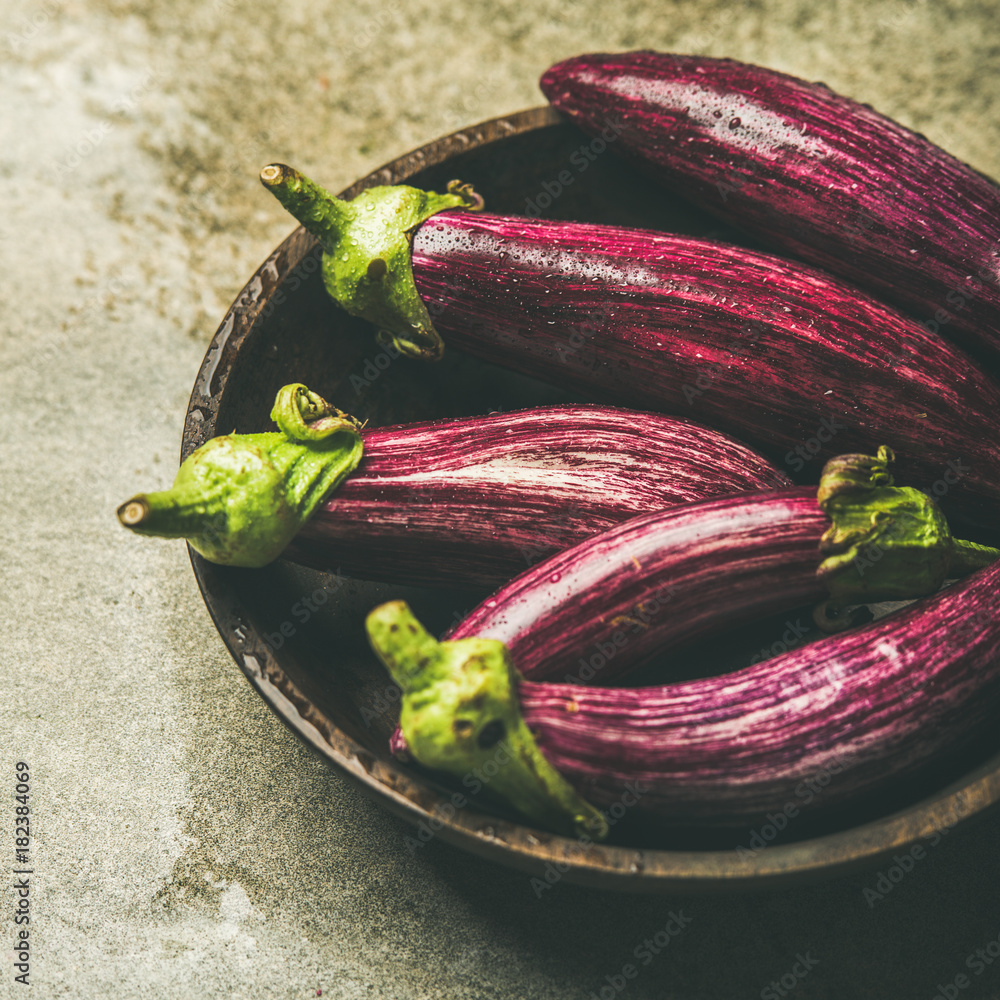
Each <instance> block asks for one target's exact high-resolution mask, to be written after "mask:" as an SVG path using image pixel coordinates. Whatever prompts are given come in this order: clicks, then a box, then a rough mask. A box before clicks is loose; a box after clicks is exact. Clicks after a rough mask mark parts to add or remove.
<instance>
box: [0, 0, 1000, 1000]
mask: <svg viewBox="0 0 1000 1000" xmlns="http://www.w3.org/2000/svg"><path fill="white" fill-rule="evenodd" d="M998 23H1000V9H998V6H997V5H996V4H990V3H985V2H982V0H978V2H977V0H948V2H943V0H877V2H874V3H872V2H861V0H839V2H834V3H827V4H815V3H810V2H807V0H750V2H747V3H744V4H725V3H718V2H705V0H681V2H673V3H655V2H646V3H638V2H635V0H623V2H620V3H618V4H608V3H599V2H597V0H576V2H574V0H539V2H535V3H532V4H528V3H518V2H513V0H491V2H489V3H483V2H478V0H470V2H466V3H462V2H457V3H450V4H442V3H436V4H434V3H429V2H426V0H414V2H410V3H404V2H403V0H388V2H382V0H358V2H355V3H351V4H347V3H341V2H336V0H299V2H297V3H289V2H285V3H279V2H276V0H257V2H254V3H250V2H249V0H214V2H213V0H107V2H103V3H100V2H97V0H89V2H88V0H41V2H38V0H35V2H32V3H28V4H25V5H20V4H18V5H15V4H13V3H7V4H4V6H3V12H2V13H0V52H2V55H0V95H2V112H0V136H2V141H0V191H2V200H0V205H2V209H0V301H2V302H3V311H2V317H0V348H2V354H0V359H2V365H0V406H2V420H0V503H2V506H0V510H2V515H0V542H2V579H3V584H2V590H0V594H2V598H0V608H2V620H0V685H2V688H0V690H2V697H0V734H2V736H0V774H2V775H3V778H2V780H0V787H2V788H4V789H7V788H8V787H10V786H11V785H12V780H13V779H12V775H13V764H14V762H15V760H21V759H23V760H26V761H28V762H29V763H30V765H31V768H32V782H33V789H34V793H33V802H32V807H33V810H34V812H33V821H34V828H33V832H34V838H35V839H34V843H33V860H34V863H35V866H36V870H37V875H36V876H34V884H33V895H32V915H33V921H32V924H31V928H32V942H33V944H32V947H33V949H35V950H36V951H35V958H34V960H33V962H32V972H31V977H32V981H33V984H34V990H33V993H32V995H34V996H36V997H37V996H42V997H46V998H48V997H74V998H91V997H112V996H113V997H115V998H119V1000H132V998H138V997H144V996H153V995H155V996H157V997H161V998H164V1000H167V998H182V997H183V998H188V997H212V998H215V997H234V998H235V997H240V998H264V997H267V998H280V1000H286V998H288V1000H291V998H301V1000H305V998H307V997H312V996H316V995H317V991H318V990H319V989H322V994H323V996H324V997H335V998H341V997H342V998H359V997H364V998H369V997H371V998H374V997H386V998H395V1000H409V998H418V997H470V998H472V997H475V998H487V997H489V998H493V997H497V998H500V997H523V998H548V997H551V998H562V997H581V998H586V997H590V996H591V995H592V994H593V993H598V992H599V991H600V990H601V988H602V987H607V986H608V979H607V977H609V976H610V977H612V978H613V977H614V976H616V975H617V974H618V973H619V972H620V970H621V968H622V966H623V965H625V964H626V963H628V962H630V961H634V959H633V951H634V949H635V948H636V946H638V945H640V944H641V942H642V941H643V940H644V939H645V938H647V937H650V936H652V935H653V934H655V932H656V931H657V930H659V929H661V928H662V927H664V926H665V924H666V922H667V920H668V918H669V914H670V912H671V911H674V912H677V911H683V913H684V914H685V915H686V916H690V917H691V919H692V923H691V924H690V926H689V927H688V928H687V929H686V930H685V931H684V932H683V934H681V935H680V936H679V937H677V938H676V939H675V940H673V941H672V942H671V944H670V946H669V947H668V948H667V949H666V950H664V951H663V952H661V953H660V954H659V955H658V956H656V957H655V958H654V959H653V961H652V962H651V963H650V964H649V965H648V966H644V967H642V968H641V971H640V975H639V976H638V978H636V979H634V980H631V981H629V983H628V986H627V988H626V990H625V991H624V992H623V994H622V995H623V996H625V997H627V998H635V1000H667V998H671V1000H673V998H684V1000H694V998H720V1000H721V998H725V1000H731V998H736V997H751V998H753V997H758V996H767V995H768V994H767V992H762V991H766V990H767V989H768V983H769V982H771V981H772V980H777V979H780V977H781V976H782V975H783V974H785V973H787V972H789V970H790V969H791V968H792V966H793V964H794V963H795V962H796V955H797V954H800V953H801V954H803V955H804V954H806V953H810V954H811V956H812V957H813V958H815V959H817V960H818V964H817V965H816V967H815V969H813V970H812V971H810V972H809V974H808V975H807V976H806V977H805V978H804V979H802V981H801V982H800V983H799V985H798V986H797V987H796V988H795V989H794V991H793V992H792V994H791V995H792V996H794V997H795V998H800V1000H808V998H826V997H830V998H850V997H864V998H867V997H872V998H880V1000H886V998H897V997H898V998H913V1000H919V998H922V997H927V998H928V1000H930V998H931V997H933V996H934V994H935V993H936V992H937V990H938V989H939V987H940V986H941V985H945V984H947V983H949V982H952V981H954V978H955V976H956V975H957V974H958V973H961V972H963V971H968V970H966V968H965V959H966V957H967V956H968V955H970V954H972V953H973V952H974V951H975V950H976V949H977V948H982V947H984V946H986V945H987V944H988V943H989V942H990V941H995V940H997V938H998V935H1000V904H998V892H997V890H998V887H1000V884H998V876H1000V850H998V839H997V834H998V832H1000V827H998V824H997V820H996V819H995V818H993V819H989V820H986V821H985V822H981V823H979V824H978V825H975V826H973V827H971V828H962V829H958V830H955V831H953V832H952V833H950V834H949V835H948V836H947V837H946V838H945V839H944V840H943V841H942V843H941V844H940V845H939V846H938V847H936V848H935V849H934V850H932V851H929V852H928V857H927V858H926V859H925V860H923V861H922V862H920V865H919V867H918V868H916V869H915V870H914V871H913V872H911V873H910V874H908V875H907V876H906V878H905V879H904V880H903V881H902V882H901V883H900V884H899V885H898V886H896V887H895V888H894V890H893V891H892V893H891V894H890V895H888V896H887V897H886V898H885V899H883V900H881V901H880V902H878V903H876V904H875V906H874V907H870V906H869V905H868V904H867V903H866V902H865V900H864V899H863V896H862V891H863V889H864V888H865V887H866V886H871V885H873V884H874V883H875V880H876V878H877V875H878V872H877V871H875V870H873V871H870V872H866V873H860V874H857V875H853V876H850V877H845V878H841V879H839V880H836V881H832V882H828V883H825V884H821V885H815V886H810V887H805V888H796V889H792V890H785V891H781V892H771V893H767V894H764V895H757V896H739V897H734V898H728V897H712V898H696V899H677V898H644V897H628V896H617V895H608V894H605V893H601V892H597V891H590V890H584V889H579V888H576V887H574V886H571V885H567V884H563V883H560V884H558V885H557V886H555V887H554V888H553V890H552V891H551V892H549V893H547V894H546V895H545V896H544V897H543V898H542V899H540V900H539V899H536V898H535V894H534V892H533V891H532V890H531V888H530V887H529V884H528V880H527V878H526V877H525V876H524V875H521V874H518V873H514V872H510V871H507V870H505V869H502V868H499V867H495V866H493V865H490V864H487V863H485V862H482V861H479V860H476V859H474V858H472V857H469V856H466V855H465V854H463V853H461V852H459V851H457V850H455V849H453V848H450V847H448V846H446V845H443V844H440V843H438V842H436V841H435V842H432V843H431V844H429V845H428V846H427V847H426V848H424V849H423V850H422V851H420V852H417V853H416V854H411V853H410V852H409V851H408V850H407V849H406V847H405V846H404V841H403V838H404V836H405V835H406V833H407V832H408V829H409V828H408V827H407V826H406V825H405V824H403V823H402V822H401V821H398V820H396V819H393V818H391V817H389V816H388V815H386V814H385V813H384V812H382V811H381V810H380V809H379V808H378V807H377V806H376V805H374V804H372V803H371V802H369V801H367V800H366V799H364V798H362V797H361V796H360V795H359V794H357V793H356V792H355V791H354V790H353V789H352V788H350V787H347V785H346V784H345V782H344V781H343V780H342V779H341V778H340V777H339V776H338V775H337V774H336V773H334V772H333V770H332V769H331V768H330V767H328V766H327V765H326V764H324V763H323V762H321V761H320V760H318V759H317V758H316V757H314V756H313V755H312V754H311V753H309V752H307V751H306V750H305V749H304V748H303V747H302V746H300V745H299V744H298V743H297V742H296V741H295V740H294V739H293V737H292V736H291V735H290V734H289V733H288V732H287V731H286V730H285V729H284V728H283V727H282V726H281V725H280V724H279V723H278V721H277V720H276V719H275V718H274V717H273V716H272V715H271V714H270V712H269V711H268V710H267V709H266V708H265V707H264V705H263V703H262V702H261V701H260V700H259V699H258V698H257V696H256V695H255V694H254V693H253V692H252V690H251V688H250V686H249V685H248V684H247V683H246V681H245V680H244V679H243V677H242V676H241V674H240V672H239V671H238V670H237V669H236V667H235V666H234V664H233V663H232V662H231V660H230V658H229V655H228V654H227V652H226V650H225V648H224V647H223V644H222V642H221V640H220V639H219V638H218V636H217V634H216V632H215V630H214V628H213V626H212V623H211V621H210V620H209V617H208V614H207V612H206V610H205V608H204V605H203V603H202V601H201V598H200V596H199V593H198V591H197V588H196V586H195V582H194V579H193V577H192V574H191V570H190V566H189V564H188V559H187V554H186V552H185V549H184V546H183V545H180V544H171V543H167V542H163V543H145V544H143V543H139V542H137V540H136V539H134V538H131V537H128V536H127V535H126V533H125V532H124V531H122V530H121V528H120V527H119V526H118V524H117V522H116V521H115V518H114V509H115V507H116V505H117V504H118V503H120V502H121V501H122V500H123V499H124V498H126V497H128V496H130V495H131V494H133V493H134V492H136V491H138V490H140V489H147V488H156V487H158V486H160V485H166V484H167V483H168V482H169V480H170V479H171V478H172V475H173V469H174V467H175V466H176V461H177V453H178V447H179V441H180V434H181V423H182V417H183V414H184V411H185V405H186V401H187V397H188V394H189V392H190V389H191V386H192V383H193V380H194V377H195V374H196V372H197V370H198V366H199V363H200V361H201V359H202V356H203V355H204V352H205V349H206V346H207V344H208V341H209V339H210V337H211V335H212V333H213V332H214V329H215V327H216V325H217V323H218V322H219V320H220V319H221V317H222V316H223V315H224V313H225V310H226V309H227V307H228V305H229V303H230V302H231V301H232V299H233V298H234V296H235V295H236V293H237V292H238V291H239V289H240V288H241V287H242V285H243V284H244V282H245V281H246V279H247V278H248V276H249V275H250V274H251V272H252V271H253V269H254V268H255V267H256V266H257V264H258V263H259V262H260V261H262V260H263V259H264V257H265V256H266V255H267V254H268V252H269V251H270V250H271V249H272V248H273V247H274V246H275V245H276V244H277V243H278V242H279V241H280V240H281V239H282V238H283V237H284V236H285V235H286V234H287V233H288V232H289V231H290V229H291V228H292V225H291V223H290V220H289V218H288V217H287V216H286V215H285V214H284V213H283V211H282V210H281V209H280V207H279V206H278V205H277V203H276V202H275V201H274V200H273V199H272V198H270V197H269V196H268V195H267V194H266V192H264V191H263V189H262V188H261V187H260V185H259V183H258V181H257V172H258V170H259V168H260V167H261V165H263V164H264V163H267V162H270V161H272V160H282V161H285V162H288V163H293V164H296V165H298V166H299V167H300V168H301V169H302V170H303V171H304V172H306V173H307V174H310V175H312V176H314V177H316V179H317V180H320V181H322V182H323V183H324V184H325V185H326V186H327V187H328V188H330V189H331V190H338V189H339V188H340V187H343V186H345V185H346V184H347V183H349V182H350V181H352V180H353V179H355V178H356V177H359V176H361V175H362V174H365V173H367V172H368V171H369V170H370V169H372V168H374V167H375V166H377V165H379V164H380V163H382V162H383V161H386V160H389V159H391V158H393V157H395V156H397V155H398V154H400V153H401V152H403V151H405V150H407V149H410V148H412V147H414V146H416V145H419V144H421V143H424V142H426V141H428V140H430V139H433V138H435V137H437V136H439V135H441V134H443V133H445V132H448V131H451V130H453V129H454V128H456V127H458V126H460V125H464V124H468V123H471V122H474V121H477V120H480V119H484V118H488V117H491V116H494V115H498V114H502V113H505V112H508V111H513V110H517V109H520V108H523V107H528V106H531V105H534V104H537V103H540V102H541V97H540V94H539V92H538V90H537V87H536V80H537V78H538V76H539V75H540V73H541V72H542V71H543V70H544V69H545V68H546V67H547V66H548V65H550V64H551V63H552V62H555V61H557V60H559V59H561V58H564V57H566V56H569V55H572V54H574V53H577V52H581V51H587V50H595V49H613V50H617V49H626V48H635V47H653V48H662V49H673V50H677V51H693V52H702V53H707V54H713V55H728V56H733V57H735V58H738V59H743V60H747V61H750V62H756V63H762V64H765V65H768V66H772V67H774V68H777V69H781V70H785V71H788V72H791V73H794V74H796V75H799V76H803V77H806V78H808V79H819V80H823V81H825V82H826V83H827V84H829V85H830V86H831V87H833V88H834V89H836V90H838V91H841V92H844V93H846V94H848V95H850V96H852V97H854V98H857V99H859V100H861V101H865V102H869V103H871V104H873V105H875V106H876V107H877V108H879V109H880V110H881V111H883V112H885V113H887V114H889V115H891V116H893V117H895V118H897V119H899V120H900V121H902V122H903V123H905V124H906V125H909V126H911V127H914V128H916V129H918V130H921V131H923V132H925V133H926V134H927V135H928V136H930V137H931V138H932V139H934V140H935V141H937V142H939V143H941V144H942V145H944V146H946V147H947V148H949V149H950V150H951V151H953V152H954V153H956V154H957V155H959V156H960V157H962V158H963V159H966V160H967V161H969V162H970V163H972V164H973V165H974V166H976V167H977V168H979V169H980V170H983V171H985V172H987V173H989V174H992V175H993V176H998V177H1000V114H998V111H1000V97H998V90H997V79H998V72H1000V42H998V37H1000V36H998V32H997V25H998ZM2 794H3V796H4V797H5V798H4V801H3V806H2V808H3V815H4V816H5V819H4V820H3V822H2V823H0V831H2V836H3V840H2V842H0V858H2V859H3V860H2V864H0V867H2V868H3V869H4V870H5V871H6V870H7V869H8V867H9V860H10V859H9V856H10V854H11V852H12V840H11V837H12V830H11V825H10V823H9V821H8V818H9V816H10V808H9V807H10V806H11V805H12V798H13V792H12V791H9V792H8V791H4V792H3V793H2ZM3 883H4V885H8V879H7V876H6V875H5V876H4V878H3ZM12 900H13V896H12V894H11V891H10V889H9V887H8V888H4V889H2V890H0V956H3V963H2V967H0V984H2V985H0V996H8V995H10V996H21V995H28V994H26V993H24V992H23V988H22V987H20V986H19V985H18V984H15V983H13V975H14V972H13V961H14V959H13V954H12V952H11V951H10V950H9V949H10V943H11V942H12V941H13V938H14V930H15V928H14V925H13V919H12ZM775 995H777V994H775ZM953 995H954V994H953ZM961 995H962V996H963V997H964V996H967V997H969V998H973V997H975V998H977V1000H981V998H985V997H997V996H1000V963H998V965H997V966H996V967H992V968H991V969H989V970H987V971H986V972H984V973H983V974H982V975H981V976H972V977H971V985H970V986H968V987H967V988H964V989H962V990H961Z"/></svg>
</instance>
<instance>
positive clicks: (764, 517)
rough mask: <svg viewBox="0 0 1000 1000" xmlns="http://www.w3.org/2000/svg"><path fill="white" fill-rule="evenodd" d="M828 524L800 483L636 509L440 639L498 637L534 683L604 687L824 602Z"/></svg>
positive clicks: (510, 586) (502, 591)
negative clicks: (685, 649)
mask: <svg viewBox="0 0 1000 1000" xmlns="http://www.w3.org/2000/svg"><path fill="white" fill-rule="evenodd" d="M829 526H830V521H829V519H828V518H827V516H826V515H825V514H824V513H823V512H822V511H821V510H820V508H819V505H818V504H817V502H816V490H815V489H814V488H813V487H809V486H804V487H798V488H796V489H792V490H781V491H774V492H765V493H755V494H744V495H742V496H735V497H726V498H723V499H721V500H710V501H706V502H703V503H693V504H687V505H685V506H684V507H679V508H676V509H674V510H669V511H658V512H656V513H653V514H644V515H641V516H639V517H634V518H632V519H630V520H628V521H626V522H624V523H623V524H620V525H618V526H617V527H614V528H612V529H610V530H609V531H605V532H603V533H601V534H600V535H595V536H593V537H591V538H588V539H586V540H585V541H582V542H580V543H579V544H578V545H575V546H573V547H572V548H570V549H566V550H565V551H563V552H560V553H558V554H556V555H554V556H552V557H551V558H549V559H546V560H545V561H544V562H543V563H540V564H539V565H538V566H536V567H534V568H533V569H530V570H528V571H527V572H525V573H522V574H521V575H520V576H519V577H517V578H516V579H515V580H512V581H511V582H510V583H509V584H507V586H505V587H502V588H501V589H500V590H498V591H497V592H496V593H495V594H493V595H492V596H491V597H490V598H488V599H487V600H486V601H485V602H483V603H482V604H480V605H479V607H478V608H476V609H475V610H474V611H472V612H471V613H470V614H469V615H467V616H466V617H465V618H464V619H463V620H462V621H461V622H460V623H459V624H458V625H457V626H456V627H455V628H454V629H453V630H452V632H451V633H450V634H449V635H448V636H447V638H449V639H464V638H468V637H470V636H479V637H481V638H484V639H499V640H500V641H501V642H503V643H504V644H505V645H506V646H507V649H508V651H509V652H510V654H511V656H512V657H513V660H514V663H515V664H517V668H518V670H519V671H520V672H521V674H522V675H523V676H524V677H527V678H530V679H532V680H546V679H558V680H560V681H561V680H568V681H569V682H570V683H580V682H589V683H594V684H606V683H608V682H610V681H613V680H615V679H617V678H619V677H621V676H622V675H623V674H624V673H626V672H627V671H629V670H632V669H633V668H634V667H636V666H638V665H639V664H641V663H642V662H643V660H645V659H646V658H648V657H649V656H650V655H652V654H654V653H656V652H658V651H660V650H661V649H664V648H668V649H669V648H671V647H675V646H677V645H680V644H681V643H684V642H687V641H690V640H694V639H697V638H701V637H703V636H706V635H710V634H712V633H713V632H715V631H717V630H718V629H719V628H727V627H731V626H734V625H738V624H743V623H744V622H748V621H752V620H754V619H756V618H760V617H765V616H767V615H769V614H773V613H777V612H779V611H783V610H785V609H788V608H794V607H799V606H801V605H803V604H809V603H812V602H815V603H819V602H820V601H822V600H824V599H825V598H826V597H827V596H828V594H827V591H826V588H825V587H824V586H823V585H822V584H820V583H819V581H817V579H816V568H817V567H818V566H819V563H820V559H821V556H820V552H819V540H820V536H821V535H822V534H823V532H824V531H826V529H827V528H828V527H829ZM581 661H583V662H582V663H581ZM588 667H589V668H590V669H588Z"/></svg>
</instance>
